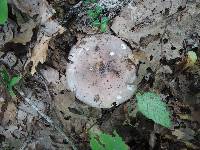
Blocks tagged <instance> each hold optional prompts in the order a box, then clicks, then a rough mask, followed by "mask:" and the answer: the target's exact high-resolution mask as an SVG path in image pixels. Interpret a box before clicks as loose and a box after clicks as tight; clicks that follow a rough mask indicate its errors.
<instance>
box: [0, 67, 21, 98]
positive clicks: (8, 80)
mask: <svg viewBox="0 0 200 150" xmlns="http://www.w3.org/2000/svg"><path fill="white" fill-rule="evenodd" d="M0 76H1V82H0V83H2V84H3V85H4V86H5V87H6V89H7V91H8V92H9V94H10V95H11V96H12V97H15V93H14V91H13V87H14V86H15V85H16V84H17V83H19V81H20V80H21V76H20V75H13V76H12V77H10V75H9V73H8V71H7V70H6V69H2V70H0Z"/></svg>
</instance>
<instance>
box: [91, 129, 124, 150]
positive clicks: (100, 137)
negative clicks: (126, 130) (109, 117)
mask: <svg viewBox="0 0 200 150" xmlns="http://www.w3.org/2000/svg"><path fill="white" fill-rule="evenodd" d="M90 146H91V148H92V150H128V146H127V145H126V144H125V142H124V141H123V140H122V138H121V137H120V136H119V135H118V134H117V133H116V132H114V136H112V135H109V134H106V133H102V132H100V133H96V134H95V133H91V134H90Z"/></svg>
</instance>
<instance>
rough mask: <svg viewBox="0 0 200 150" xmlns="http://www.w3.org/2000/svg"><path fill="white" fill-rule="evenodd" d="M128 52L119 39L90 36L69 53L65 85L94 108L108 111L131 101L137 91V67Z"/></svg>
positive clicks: (104, 35) (80, 41) (109, 36)
mask: <svg viewBox="0 0 200 150" xmlns="http://www.w3.org/2000/svg"><path fill="white" fill-rule="evenodd" d="M131 55H132V51H131V49H130V48H129V47H128V46H127V45H126V44H125V43H124V42H123V41H122V40H121V39H119V38H117V37H115V36H112V35H108V34H100V35H92V36H89V37H85V38H83V39H81V40H79V41H78V43H77V44H76V45H75V46H74V47H72V49H71V51H70V53H69V61H70V63H68V65H67V71H66V75H67V82H68V87H69V89H70V90H71V91H73V92H74V93H75V94H76V97H77V98H78V99H79V100H80V101H82V102H84V103H86V104H88V105H90V106H92V107H97V108H110V107H112V106H114V105H119V104H121V103H123V102H124V101H126V100H128V99H130V98H131V97H132V95H133V94H134V92H135V90H136V85H135V84H134V81H135V79H136V67H135V64H134V62H132V61H131V59H129V56H131Z"/></svg>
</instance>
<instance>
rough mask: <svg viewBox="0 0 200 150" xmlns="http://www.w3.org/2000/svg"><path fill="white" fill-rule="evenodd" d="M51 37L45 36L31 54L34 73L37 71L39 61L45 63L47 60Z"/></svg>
mask: <svg viewBox="0 0 200 150" xmlns="http://www.w3.org/2000/svg"><path fill="white" fill-rule="evenodd" d="M50 39H51V37H48V36H43V37H42V38H41V40H40V41H39V43H36V46H35V47H34V49H33V52H32V56H31V61H32V62H33V66H32V68H31V74H32V75H33V74H34V73H35V72H36V66H37V65H38V63H42V64H43V63H44V62H45V61H46V58H47V53H48V45H49V41H50Z"/></svg>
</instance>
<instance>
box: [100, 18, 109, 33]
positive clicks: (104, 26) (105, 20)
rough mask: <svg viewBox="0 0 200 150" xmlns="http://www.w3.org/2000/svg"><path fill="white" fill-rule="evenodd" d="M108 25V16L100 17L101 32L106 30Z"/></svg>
mask: <svg viewBox="0 0 200 150" xmlns="http://www.w3.org/2000/svg"><path fill="white" fill-rule="evenodd" d="M107 25H108V17H102V19H101V32H106V30H107Z"/></svg>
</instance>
